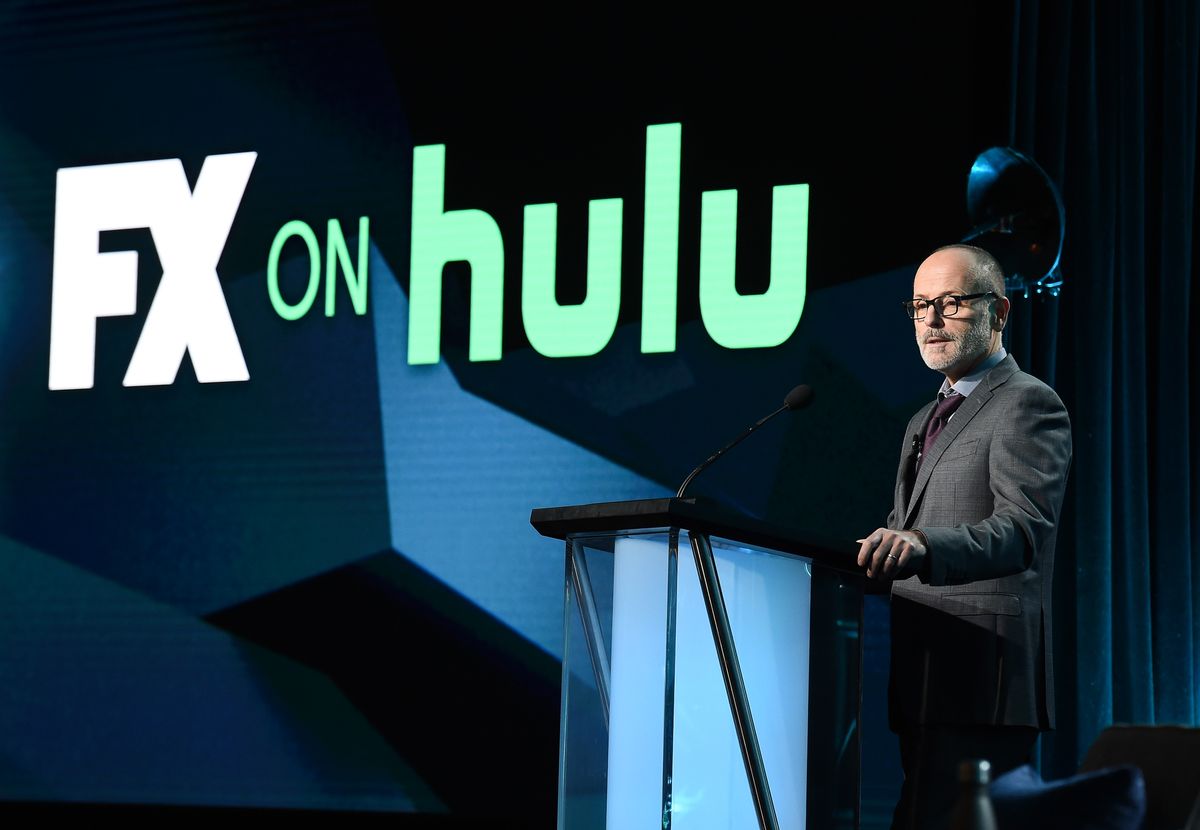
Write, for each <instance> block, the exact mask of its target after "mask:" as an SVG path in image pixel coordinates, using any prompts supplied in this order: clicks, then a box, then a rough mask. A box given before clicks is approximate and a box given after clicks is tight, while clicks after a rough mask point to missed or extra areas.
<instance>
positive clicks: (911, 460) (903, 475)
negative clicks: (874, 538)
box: [895, 401, 937, 527]
mask: <svg viewBox="0 0 1200 830" xmlns="http://www.w3.org/2000/svg"><path fill="white" fill-rule="evenodd" d="M935 406H937V402H936V401H931V402H930V403H928V404H926V405H925V406H924V407H923V408H922V409H921V411H920V412H918V413H917V414H916V415H915V416H913V419H912V420H911V421H910V422H909V431H910V432H912V435H911V438H910V437H909V436H908V435H907V434H906V435H905V446H906V447H908V452H906V453H905V454H904V458H903V460H901V462H900V475H899V476H898V477H897V479H898V480H897V481H896V496H895V503H896V516H898V517H900V519H901V520H903V518H904V517H905V514H906V513H907V512H908V502H909V498H910V494H911V493H912V489H913V466H914V465H915V464H916V463H917V444H918V442H919V441H920V438H919V436H920V435H921V434H922V433H924V431H925V424H926V423H927V422H928V421H929V416H930V414H932V412H933V408H934V407H935ZM900 526H901V527H903V526H904V525H903V524H901V525H900Z"/></svg>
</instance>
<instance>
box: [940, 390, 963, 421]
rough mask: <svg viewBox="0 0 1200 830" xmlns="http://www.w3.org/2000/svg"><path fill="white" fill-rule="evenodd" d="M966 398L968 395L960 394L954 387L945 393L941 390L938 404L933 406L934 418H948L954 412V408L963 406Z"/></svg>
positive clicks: (944, 419)
mask: <svg viewBox="0 0 1200 830" xmlns="http://www.w3.org/2000/svg"><path fill="white" fill-rule="evenodd" d="M965 400H966V397H964V396H963V395H960V394H958V393H957V392H955V391H954V390H953V389H951V390H950V391H949V392H948V393H946V394H945V395H943V394H941V393H940V392H939V393H938V402H937V406H935V407H934V408H933V417H934V419H935V420H939V419H940V420H942V421H946V420H948V419H949V418H950V416H951V415H953V414H954V410H956V409H958V408H959V407H960V406H962V403H963V401H965Z"/></svg>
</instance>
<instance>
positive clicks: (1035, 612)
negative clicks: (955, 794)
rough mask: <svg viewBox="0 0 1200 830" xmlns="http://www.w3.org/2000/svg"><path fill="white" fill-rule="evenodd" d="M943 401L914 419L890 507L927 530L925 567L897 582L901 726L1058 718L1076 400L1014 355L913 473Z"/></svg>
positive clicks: (893, 692) (896, 521) (897, 713)
mask: <svg viewBox="0 0 1200 830" xmlns="http://www.w3.org/2000/svg"><path fill="white" fill-rule="evenodd" d="M933 406H934V404H933V403H930V404H929V405H928V406H926V407H924V408H923V409H922V410H921V411H920V412H918V413H917V414H916V415H914V416H913V418H912V420H911V421H909V424H908V429H907V430H906V431H905V442H904V446H903V449H902V451H901V454H900V456H901V458H900V469H899V472H898V474H897V476H896V491H895V504H894V507H893V510H892V513H891V515H890V516H889V517H888V527H890V528H918V529H920V530H921V531H923V532H924V533H925V535H926V536H927V537H928V539H929V556H928V558H927V562H926V567H925V568H924V570H923V572H922V574H921V575H920V576H919V577H917V576H914V577H910V578H908V579H905V580H899V581H897V582H895V583H894V584H893V586H892V664H891V680H890V684H889V709H890V712H889V715H890V720H891V724H892V728H893V729H897V730H900V729H904V728H909V727H911V726H913V725H916V724H964V725H965V724H971V725H980V724H996V725H998V724H1006V725H1024V726H1034V727H1038V728H1040V729H1050V728H1053V725H1054V675H1053V669H1052V662H1053V661H1052V649H1051V645H1052V639H1051V621H1052V615H1051V609H1050V594H1051V582H1052V575H1053V572H1054V540H1055V535H1056V531H1057V525H1058V518H1059V515H1060V512H1061V509H1062V502H1063V492H1064V489H1065V488H1066V481H1067V472H1068V470H1069V468H1070V465H1071V424H1070V420H1069V418H1068V417H1067V411H1066V408H1065V407H1064V406H1063V404H1062V401H1061V400H1059V398H1058V395H1056V394H1055V393H1054V390H1052V389H1051V388H1050V387H1049V386H1046V385H1045V384H1044V383H1042V382H1041V381H1040V380H1038V379H1037V378H1035V377H1033V376H1032V375H1028V374H1026V373H1024V372H1022V371H1021V370H1020V369H1018V368H1017V364H1016V361H1014V360H1013V359H1012V357H1006V358H1005V359H1004V360H1002V361H1001V362H1000V363H999V364H997V365H996V366H995V367H994V368H993V369H992V370H991V371H990V372H988V373H987V375H985V376H984V379H983V382H982V383H980V384H979V386H977V387H976V388H975V390H974V391H973V392H972V393H971V394H970V395H969V396H968V397H967V399H966V401H964V402H963V403H962V405H961V406H960V407H959V409H958V411H957V412H955V414H954V417H953V418H951V419H950V423H949V424H948V425H947V426H946V428H945V430H943V432H942V434H941V435H940V436H939V437H938V439H937V441H936V442H935V443H934V445H933V447H932V448H931V449H930V451H929V452H928V454H927V455H926V457H925V458H924V459H923V461H922V462H921V469H920V472H919V473H917V474H916V475H915V476H914V475H913V464H914V461H915V457H916V446H915V441H914V436H917V435H923V434H924V431H925V423H926V420H927V419H928V418H929V415H930V413H931V412H932V409H933Z"/></svg>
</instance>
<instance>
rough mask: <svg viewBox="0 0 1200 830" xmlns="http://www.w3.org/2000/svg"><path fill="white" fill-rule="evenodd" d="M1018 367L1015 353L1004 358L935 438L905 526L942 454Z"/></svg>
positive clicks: (903, 524) (911, 498)
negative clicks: (1014, 356) (1014, 358)
mask: <svg viewBox="0 0 1200 830" xmlns="http://www.w3.org/2000/svg"><path fill="white" fill-rule="evenodd" d="M1016 371H1017V362H1016V361H1015V360H1013V358H1012V356H1011V355H1010V356H1008V357H1006V358H1004V360H1002V361H1000V363H998V364H997V365H996V367H995V368H993V369H992V370H991V371H990V372H988V373H987V375H985V376H984V379H983V383H981V384H979V385H978V386H977V387H975V391H974V392H972V393H971V394H970V395H968V396H967V399H966V400H965V401H963V402H962V405H961V406H959V408H958V410H957V411H956V412H955V413H954V417H953V418H951V419H950V423H948V424H946V428H945V429H943V430H942V433H941V435H939V436H938V439H937V441H935V442H934V445H933V448H932V449H931V450H930V451H929V452H928V453H927V454H926V455H925V457H924V458H922V459H921V469H920V470H919V471H918V472H917V478H916V481H915V482H913V488H912V494H911V495H909V497H908V500H907V502H906V503H905V506H904V521H903V522H901V524H900V526H901V527H908V526H909V522H911V521H912V519H913V515H914V514H915V513H916V507H917V505H918V504H920V502H921V494H922V493H924V492H925V485H927V484H928V483H929V477H930V476H931V475H933V469H934V467H936V466H937V463H938V461H939V460H940V459H941V457H942V455H944V454H945V452H946V450H947V449H948V448H949V447H950V445H951V444H953V443H954V439H956V438H957V437H958V436H959V434H960V433H961V432H962V431H963V430H964V429H966V428H967V425H968V424H970V423H971V420H972V419H973V418H974V417H975V416H976V415H978V414H979V412H980V410H982V409H983V408H984V407H985V406H987V404H988V402H989V401H991V399H992V396H993V395H994V394H995V390H996V387H998V386H1000V385H1001V384H1002V383H1004V382H1005V381H1006V380H1008V379H1009V378H1010V377H1012V376H1013V374H1014V373H1015V372H1016ZM922 424H924V421H922Z"/></svg>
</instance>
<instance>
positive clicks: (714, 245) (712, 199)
mask: <svg viewBox="0 0 1200 830" xmlns="http://www.w3.org/2000/svg"><path fill="white" fill-rule="evenodd" d="M736 259H737V191H736V190H713V191H707V192H705V193H704V194H702V196H701V203H700V317H701V318H702V319H703V320H704V328H705V329H707V330H708V334H709V336H710V337H712V339H713V340H715V341H716V342H717V343H719V344H721V345H722V346H724V347H725V348H727V349H755V348H768V347H770V346H778V345H779V344H780V343H782V342H783V341H785V340H787V339H788V338H789V337H791V335H792V332H794V331H795V330H796V326H797V324H799V322H800V315H801V314H802V313H803V312H804V299H805V294H806V291H807V260H808V185H806V184H795V185H780V186H778V187H776V188H775V189H774V190H773V192H772V202H771V284H770V286H769V287H768V288H767V290H766V292H764V293H762V294H751V295H743V294H739V293H738V292H737V289H736V287H735V286H734V277H735V262H736ZM643 351H644V350H643Z"/></svg>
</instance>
